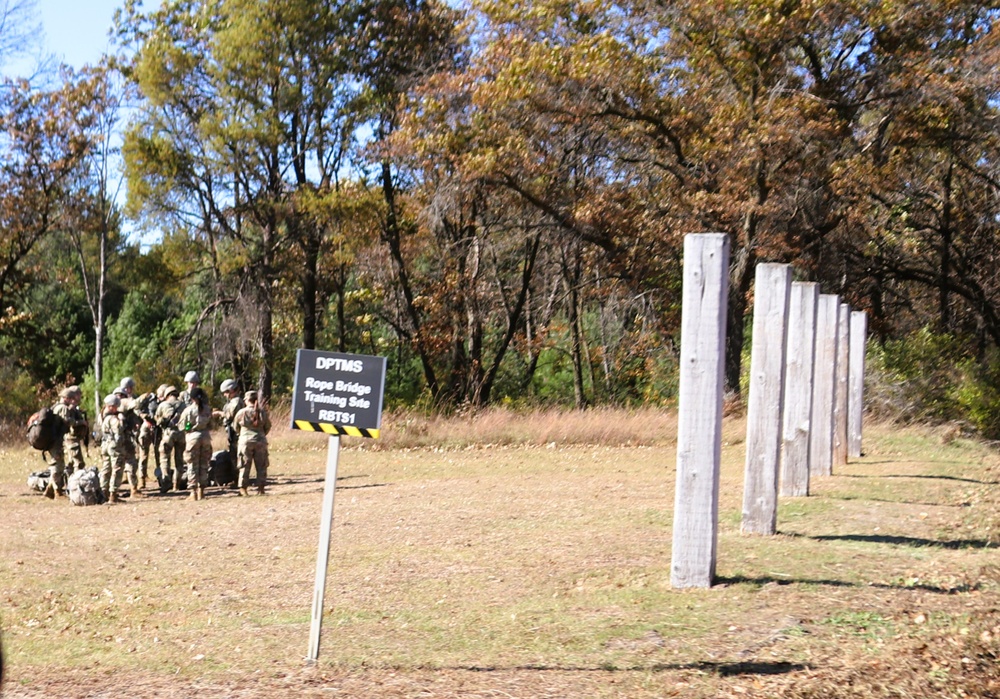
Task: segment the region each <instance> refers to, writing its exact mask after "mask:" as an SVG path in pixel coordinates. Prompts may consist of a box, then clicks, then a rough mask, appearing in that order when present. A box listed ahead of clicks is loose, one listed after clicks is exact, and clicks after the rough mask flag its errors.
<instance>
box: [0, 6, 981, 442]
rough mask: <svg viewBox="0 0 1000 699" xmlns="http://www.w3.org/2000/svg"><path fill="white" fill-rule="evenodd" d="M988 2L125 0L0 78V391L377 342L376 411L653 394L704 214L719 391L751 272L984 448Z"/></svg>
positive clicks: (888, 383) (748, 296)
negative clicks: (831, 318) (107, 40)
mask: <svg viewBox="0 0 1000 699" xmlns="http://www.w3.org/2000/svg"><path fill="white" fill-rule="evenodd" d="M997 19H998V11H997V10H996V9H994V5H993V4H992V3H984V2H966V1H963V0H955V1H953V2H918V1H913V0H908V1H902V0H889V1H875V0H833V1H823V2H818V1H817V2H812V1H809V0H798V1H795V0H782V1H779V0H755V1H750V0H744V1H741V2H737V1H731V2H714V1H707V0H700V1H696V0H686V1H681V2H656V1H654V2H647V1H645V0H638V1H635V2H632V1H628V2H605V1H603V0H568V1H567V0H560V1H559V2H554V1H551V0H539V1H536V2H532V3H529V4H524V3H516V2H509V1H507V0H491V1H490V2H473V3H472V4H469V5H459V4H456V3H446V2H438V1H437V0H346V1H345V2H342V3H336V4H332V3H327V2H320V1H319V0H182V1H180V2H169V3H165V4H164V5H162V6H161V7H159V8H158V9H151V10H148V11H147V10H144V9H142V8H140V7H139V6H138V4H137V3H136V2H134V0H128V1H127V2H126V3H125V5H124V7H123V8H122V10H121V12H120V13H119V16H118V18H117V21H116V26H115V29H114V36H115V39H116V43H115V50H114V51H113V52H112V53H111V54H110V55H109V56H108V57H107V60H106V61H105V62H104V63H103V64H102V65H101V66H98V67H95V68H93V69H88V70H85V71H83V72H82V73H80V74H71V73H68V72H67V73H63V74H62V76H61V78H60V79H59V80H58V81H56V84H55V85H54V86H53V87H51V88H49V89H42V88H39V87H37V86H36V85H32V84H29V83H15V84H8V85H7V86H6V87H5V88H4V90H5V92H4V98H3V103H2V105H0V112H2V113H0V120H2V127H3V130H4V133H5V134H6V138H5V139H4V141H3V144H2V149H3V154H2V159H3V162H2V163H0V164H2V173H0V177H2V178H3V181H2V182H0V216H2V220H0V302H2V308H3V309H5V313H4V316H3V318H2V319H0V349H2V355H3V357H4V359H3V360H2V366H0V372H2V374H4V378H5V379H6V385H8V386H10V387H11V388H10V391H9V395H8V396H5V397H4V398H3V399H0V400H2V401H6V402H7V403H8V404H9V405H8V407H7V408H5V409H4V410H5V412H7V413H8V414H12V413H14V412H16V410H21V409H22V408H23V404H24V403H25V402H26V401H28V400H29V399H33V398H34V395H33V394H34V391H35V388H36V387H37V386H39V385H41V386H46V387H52V386H56V385H60V384H63V383H65V382H67V381H84V382H85V385H86V386H87V387H88V388H89V389H90V390H91V391H93V390H94V389H95V388H96V387H103V388H105V389H107V388H109V387H110V385H111V383H112V382H116V381H117V380H118V379H119V378H120V377H121V376H122V375H125V374H128V375H130V376H133V377H134V378H135V379H136V380H137V381H138V382H139V383H140V385H142V386H155V385H158V384H159V383H161V382H164V381H166V382H169V381H170V380H171V379H174V378H175V377H177V376H178V375H179V374H182V373H183V371H185V370H187V369H191V368H195V369H199V370H200V371H202V372H203V375H204V376H206V377H210V378H212V379H213V384H217V383H218V380H219V379H221V378H226V377H231V376H232V377H235V378H236V379H237V380H238V381H239V382H240V383H241V384H242V385H244V386H246V387H250V386H254V387H257V388H259V389H260V390H261V391H262V393H263V395H265V396H267V397H268V398H272V397H273V398H280V397H282V396H285V395H287V393H288V391H289V390H290V385H291V381H292V376H291V374H292V371H293V366H294V355H295V350H296V349H297V348H300V347H305V348H320V349H328V350H336V351H347V352H359V353H371V354H378V355H384V356H387V357H388V358H389V376H388V380H387V392H388V397H389V399H390V402H394V403H397V404H400V403H401V404H415V403H416V404H422V405H426V406H430V407H438V408H449V407H454V406H460V405H471V406H482V405H487V404H491V403H498V402H513V403H521V402H532V403H540V402H545V403H561V404H568V405H576V406H586V405H591V404H638V403H643V402H649V401H654V402H656V401H668V400H670V399H671V398H672V397H673V396H674V392H675V388H676V366H675V364H676V343H677V339H678V326H679V319H680V308H679V303H680V283H681V269H680V258H681V253H680V251H681V244H682V239H683V236H684V235H685V234H687V233H692V232H705V231H716V232H724V233H727V234H729V235H730V237H731V239H732V250H733V258H732V259H733V263H732V269H731V285H730V286H731V294H730V301H729V312H730V318H729V323H728V338H729V340H728V343H729V344H728V347H727V362H726V381H727V385H728V386H729V387H730V388H731V389H732V390H734V391H738V390H739V387H740V376H741V362H742V358H743V355H744V347H745V346H746V344H747V339H748V338H747V337H746V332H747V329H748V328H749V324H748V323H747V319H748V315H749V313H750V312H751V311H752V295H753V289H752V284H751V283H752V279H753V271H754V268H755V266H756V264H757V263H758V262H764V261H776V262H785V263H791V264H792V265H794V268H795V270H796V274H797V275H798V278H799V279H802V280H812V281H818V282H820V284H821V288H822V290H823V292H824V293H837V294H840V295H841V296H842V297H843V298H844V300H845V301H847V302H848V303H850V304H851V306H852V307H854V308H859V309H865V310H867V311H868V312H869V327H870V329H871V332H872V337H873V341H874V342H875V344H876V345H877V348H876V352H875V356H874V365H875V368H876V372H877V374H878V375H879V376H881V377H882V378H883V385H884V387H885V391H883V393H882V394H880V395H881V396H882V397H883V398H886V397H887V396H888V398H886V401H885V402H886V403H887V404H892V405H899V406H903V405H905V406H906V407H905V411H904V412H905V414H906V415H907V416H909V417H927V416H929V415H933V416H934V417H936V418H941V419H955V418H958V417H964V418H969V419H972V420H973V421H975V422H976V423H977V424H978V426H980V427H981V428H983V429H984V430H986V431H990V430H992V429H993V428H992V427H990V426H989V425H988V424H986V422H988V420H987V416H988V415H990V414H991V413H992V412H994V411H992V408H993V407H994V406H1000V394H998V393H997V389H995V388H993V385H994V382H993V381H992V378H993V376H1000V361H998V353H997V348H998V346H1000V276H998V275H997V273H996V270H997V267H998V263H1000V237H998V233H1000V230H998V228H1000V172H998V164H1000V160H998V157H997V156H998V152H1000V151H998V146H1000V143H998V139H1000V131H998V128H997V125H998V107H1000V102H998V96H1000V95H998V87H1000V71H997V70H996V66H997V65H1000V51H998V37H997V33H998V32H997ZM0 48H2V46H0ZM119 163H120V164H121V176H120V177H119V175H118V174H117V173H118V170H117V165H118V164H119ZM121 183H124V185H125V193H124V194H122V193H120V192H119V185H120V184H121ZM139 240H143V241H151V242H149V243H148V244H143V245H139V243H138V242H137V241H139ZM914 338H916V339H914ZM928 346H934V347H945V346H946V347H947V348H948V354H947V357H948V364H947V365H945V364H944V363H942V361H941V359H940V358H938V357H935V356H934V354H933V353H932V352H923V353H921V352H919V351H916V350H915V348H917V347H924V348H926V347H928ZM932 377H936V378H932ZM892 391H896V392H897V393H898V395H895V394H892ZM893 396H895V397H893ZM15 409H16V410H15Z"/></svg>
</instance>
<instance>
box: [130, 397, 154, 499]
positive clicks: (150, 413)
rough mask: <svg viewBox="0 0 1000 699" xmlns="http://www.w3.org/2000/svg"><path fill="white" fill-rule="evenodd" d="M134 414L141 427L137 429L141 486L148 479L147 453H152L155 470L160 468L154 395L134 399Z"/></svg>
mask: <svg viewBox="0 0 1000 699" xmlns="http://www.w3.org/2000/svg"><path fill="white" fill-rule="evenodd" d="M135 402H136V412H137V413H138V415H139V417H140V418H141V419H142V425H141V426H140V427H139V476H140V478H141V479H142V480H141V482H142V483H143V484H145V483H146V479H147V478H148V477H149V453H150V452H152V453H153V465H154V466H155V467H156V468H159V466H160V453H159V450H158V449H157V447H158V446H159V443H158V442H159V440H158V434H157V433H158V432H159V428H158V427H157V426H156V418H155V415H156V406H157V400H156V394H155V393H152V392H150V393H144V394H142V395H141V396H139V397H138V398H136V401H135Z"/></svg>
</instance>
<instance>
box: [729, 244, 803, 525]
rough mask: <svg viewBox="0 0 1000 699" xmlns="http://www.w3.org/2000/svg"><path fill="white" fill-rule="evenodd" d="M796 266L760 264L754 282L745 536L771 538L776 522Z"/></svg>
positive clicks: (744, 477) (744, 495)
mask: <svg viewBox="0 0 1000 699" xmlns="http://www.w3.org/2000/svg"><path fill="white" fill-rule="evenodd" d="M791 288H792V268H791V266H790V265H784V264H774V263H768V264H760V265H757V269H756V271H755V278H754V304H753V305H754V308H753V345H752V347H751V351H750V390H749V394H748V397H747V440H746V468H745V470H744V476H743V523H742V525H741V527H740V528H741V531H743V533H744V534H766V535H771V534H774V533H775V532H776V531H777V524H778V459H779V457H780V456H781V433H782V430H781V420H782V415H783V406H784V395H785V352H786V351H787V349H786V348H787V342H788V303H789V294H790V293H791Z"/></svg>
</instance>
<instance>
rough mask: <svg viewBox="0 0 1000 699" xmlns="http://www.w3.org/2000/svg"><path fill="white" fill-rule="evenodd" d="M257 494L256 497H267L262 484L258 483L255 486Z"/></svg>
mask: <svg viewBox="0 0 1000 699" xmlns="http://www.w3.org/2000/svg"><path fill="white" fill-rule="evenodd" d="M257 494H258V495H267V493H265V492H264V484H263V483H258V484H257Z"/></svg>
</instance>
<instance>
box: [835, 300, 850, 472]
mask: <svg viewBox="0 0 1000 699" xmlns="http://www.w3.org/2000/svg"><path fill="white" fill-rule="evenodd" d="M850 351H851V307H850V306H848V305H847V304H846V303H842V304H840V308H839V309H838V311H837V388H836V389H835V391H834V401H833V465H834V466H845V465H847V386H848V379H849V376H850V373H849V371H848V370H849V368H850Z"/></svg>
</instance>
